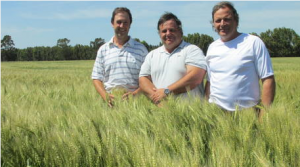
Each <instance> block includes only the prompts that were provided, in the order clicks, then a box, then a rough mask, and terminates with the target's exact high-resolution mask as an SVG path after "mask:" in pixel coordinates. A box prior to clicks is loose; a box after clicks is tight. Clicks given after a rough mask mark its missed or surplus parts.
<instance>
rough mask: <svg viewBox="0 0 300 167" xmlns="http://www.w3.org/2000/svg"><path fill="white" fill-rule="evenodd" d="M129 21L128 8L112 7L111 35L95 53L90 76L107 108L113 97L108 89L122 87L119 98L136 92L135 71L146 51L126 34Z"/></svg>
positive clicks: (136, 71)
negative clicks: (122, 92) (112, 31)
mask: <svg viewBox="0 0 300 167" xmlns="http://www.w3.org/2000/svg"><path fill="white" fill-rule="evenodd" d="M131 23H132V16H131V13H130V10H129V9H127V8H122V7H121V8H116V9H115V10H114V11H113V13H112V18H111V24H112V27H113V28H114V32H115V35H114V36H113V37H112V39H111V40H110V41H109V42H107V43H105V44H104V45H102V46H101V47H100V48H99V50H98V52H97V58H96V61H95V64H94V68H93V72H92V79H93V83H94V86H95V88H96V90H97V92H98V93H99V94H100V96H101V97H102V99H103V100H105V101H107V103H108V105H109V106H110V107H112V106H113V99H114V95H113V94H112V90H114V89H122V90H124V92H125V94H124V95H123V98H125V97H127V96H128V95H130V94H132V95H135V94H137V93H138V92H139V91H140V88H139V82H138V78H139V72H140V68H141V65H142V64H143V62H144V59H145V57H146V55H147V54H148V51H147V49H146V47H145V46H144V45H143V44H141V43H139V42H137V41H135V40H134V39H132V38H131V37H130V36H129V35H128V33H129V29H130V25H131Z"/></svg>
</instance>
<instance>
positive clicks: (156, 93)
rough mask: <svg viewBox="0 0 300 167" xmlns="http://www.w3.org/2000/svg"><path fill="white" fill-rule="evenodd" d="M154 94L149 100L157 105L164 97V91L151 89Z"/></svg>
mask: <svg viewBox="0 0 300 167" xmlns="http://www.w3.org/2000/svg"><path fill="white" fill-rule="evenodd" d="M153 91H154V93H153V94H152V95H151V96H150V99H151V100H152V101H153V103H155V104H158V103H160V101H161V100H162V99H164V98H165V97H166V94H165V92H164V91H165V89H156V88H153Z"/></svg>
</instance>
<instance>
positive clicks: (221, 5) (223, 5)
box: [212, 1, 239, 26]
mask: <svg viewBox="0 0 300 167" xmlns="http://www.w3.org/2000/svg"><path fill="white" fill-rule="evenodd" d="M226 7H227V8H229V9H230V10H231V12H232V15H233V18H234V20H235V21H236V23H237V26H239V14H238V13H237V11H236V9H235V8H234V5H233V4H232V3H231V2H228V1H222V2H219V3H217V4H216V5H215V6H214V8H213V10H212V24H213V23H214V14H215V13H216V12H217V10H219V9H221V8H226Z"/></svg>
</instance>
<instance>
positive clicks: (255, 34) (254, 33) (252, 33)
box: [249, 32, 259, 37]
mask: <svg viewBox="0 0 300 167" xmlns="http://www.w3.org/2000/svg"><path fill="white" fill-rule="evenodd" d="M249 34H251V35H254V36H257V37H259V35H258V34H257V33H256V32H251V33H249Z"/></svg>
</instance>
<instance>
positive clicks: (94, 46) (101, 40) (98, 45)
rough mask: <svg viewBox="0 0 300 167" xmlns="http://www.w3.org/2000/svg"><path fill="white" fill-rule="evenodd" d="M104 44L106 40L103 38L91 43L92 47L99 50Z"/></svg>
mask: <svg viewBox="0 0 300 167" xmlns="http://www.w3.org/2000/svg"><path fill="white" fill-rule="evenodd" d="M103 44H105V40H104V39H102V38H95V40H94V41H91V42H90V47H91V48H93V49H95V50H98V49H99V48H100V46H102V45H103Z"/></svg>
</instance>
